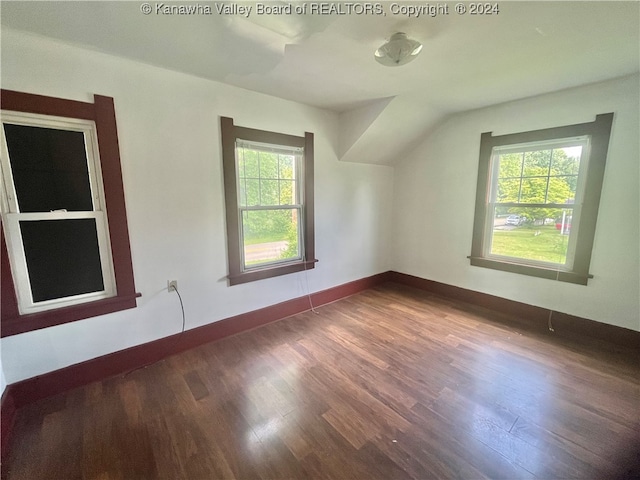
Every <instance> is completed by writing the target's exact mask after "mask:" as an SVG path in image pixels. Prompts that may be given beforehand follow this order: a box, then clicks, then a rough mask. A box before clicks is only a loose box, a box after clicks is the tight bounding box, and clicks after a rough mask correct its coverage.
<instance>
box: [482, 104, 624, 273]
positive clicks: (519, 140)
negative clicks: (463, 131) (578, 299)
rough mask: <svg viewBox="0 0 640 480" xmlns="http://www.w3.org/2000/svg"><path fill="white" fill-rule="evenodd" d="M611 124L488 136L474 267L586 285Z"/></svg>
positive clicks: (601, 121)
mask: <svg viewBox="0 0 640 480" xmlns="http://www.w3.org/2000/svg"><path fill="white" fill-rule="evenodd" d="M612 121H613V114H612V113H611V114H606V115H598V116H597V117H596V120H595V121H594V122H591V123H584V124H578V125H569V126H564V127H558V128H549V129H545V130H537V131H533V132H524V133H516V134H510V135H502V136H495V137H494V136H492V134H491V133H484V134H482V137H481V146H480V164H479V170H478V172H479V173H478V188H477V193H476V214H475V223H474V231H473V244H472V251H471V256H470V259H471V264H472V265H476V266H481V267H487V268H494V269H498V270H504V271H508V272H515V273H521V274H526V275H533V276H537V277H543V278H550V279H555V280H560V281H565V282H571V283H578V284H583V285H586V284H587V280H588V278H592V276H591V275H590V274H589V263H590V260H591V250H592V247H593V238H594V233H595V225H596V218H597V213H598V205H599V202H600V190H601V187H602V180H603V176H604V165H605V161H606V155H607V149H608V145H609V135H610V132H611V124H612Z"/></svg>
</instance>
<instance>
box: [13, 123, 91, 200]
mask: <svg viewBox="0 0 640 480" xmlns="http://www.w3.org/2000/svg"><path fill="white" fill-rule="evenodd" d="M4 131H5V134H6V140H7V149H8V151H9V161H10V163H11V171H12V173H13V181H14V185H15V189H16V193H17V197H18V198H17V200H18V206H19V208H20V211H21V212H48V211H50V210H61V209H66V210H68V211H92V210H93V201H92V198H91V186H90V184H89V171H88V167H87V153H86V149H85V141H84V133H82V132H73V131H68V130H56V129H52V128H41V127H30V126H24V125H12V124H4Z"/></svg>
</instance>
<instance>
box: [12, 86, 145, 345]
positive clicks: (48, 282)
mask: <svg viewBox="0 0 640 480" xmlns="http://www.w3.org/2000/svg"><path fill="white" fill-rule="evenodd" d="M0 133H1V137H2V142H1V158H0V160H1V161H0V166H1V173H2V175H1V176H2V198H1V200H2V227H3V228H2V267H3V268H2V335H3V336H6V335H12V334H16V333H22V332H26V331H30V330H35V329H38V328H44V327H47V326H51V325H56V324H59V323H65V322H69V321H74V320H79V319H81V318H88V317H91V316H96V315H101V314H104V313H109V312H114V311H117V310H122V309H125V308H132V307H135V305H136V302H135V297H136V296H137V295H136V294H135V287H134V284H133V272H132V267H131V254H130V249H129V238H128V233H127V225H126V214H125V209H124V196H123V189H122V179H121V174H120V159H119V154H118V145H117V133H116V125H115V112H114V108H113V100H112V99H110V98H108V97H101V96H95V103H94V104H89V103H83V102H73V101H68V100H62V99H54V98H50V97H42V96H38V95H31V94H25V93H20V92H12V91H6V90H3V91H2V129H1V132H0Z"/></svg>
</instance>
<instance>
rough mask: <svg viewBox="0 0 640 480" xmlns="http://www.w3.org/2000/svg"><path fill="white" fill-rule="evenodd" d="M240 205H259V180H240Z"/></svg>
mask: <svg viewBox="0 0 640 480" xmlns="http://www.w3.org/2000/svg"><path fill="white" fill-rule="evenodd" d="M243 184H244V185H243ZM242 202H245V203H242ZM240 205H241V206H255V205H260V180H257V179H256V180H251V179H247V180H240Z"/></svg>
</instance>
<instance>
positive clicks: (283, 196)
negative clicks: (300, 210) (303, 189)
mask: <svg viewBox="0 0 640 480" xmlns="http://www.w3.org/2000/svg"><path fill="white" fill-rule="evenodd" d="M295 199H296V197H295V182H294V181H293V180H280V205H293V204H294V203H297V202H296V201H295Z"/></svg>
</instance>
